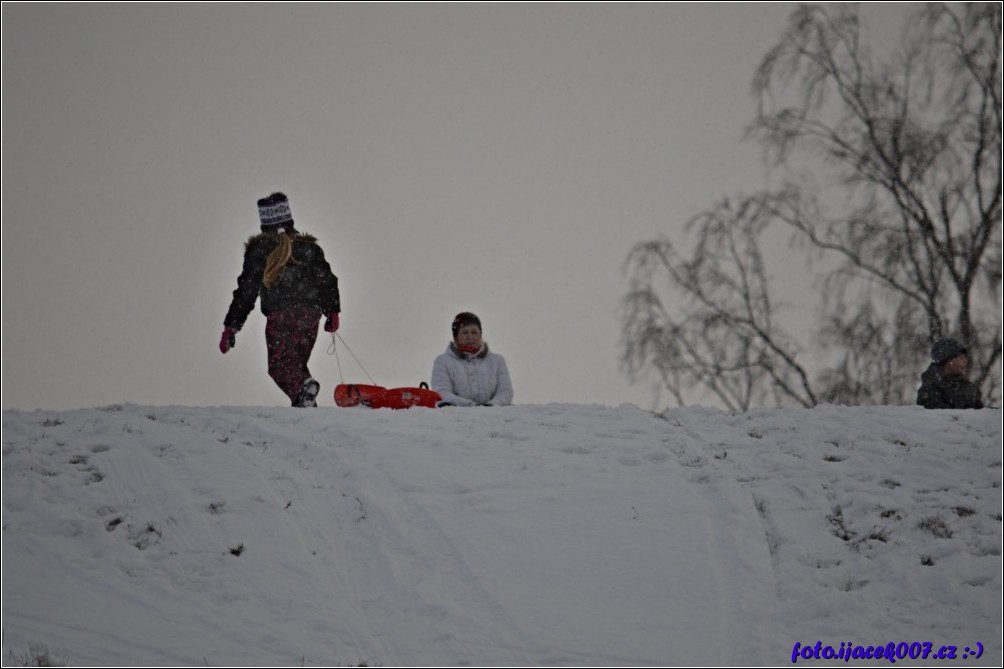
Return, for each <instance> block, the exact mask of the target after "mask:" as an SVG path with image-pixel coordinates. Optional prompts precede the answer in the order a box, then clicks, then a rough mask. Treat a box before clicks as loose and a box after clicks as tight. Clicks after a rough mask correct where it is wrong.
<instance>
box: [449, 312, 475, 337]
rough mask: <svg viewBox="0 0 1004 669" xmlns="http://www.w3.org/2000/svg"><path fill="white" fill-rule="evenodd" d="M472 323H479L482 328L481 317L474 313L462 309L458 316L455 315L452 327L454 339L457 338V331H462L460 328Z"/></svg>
mask: <svg viewBox="0 0 1004 669" xmlns="http://www.w3.org/2000/svg"><path fill="white" fill-rule="evenodd" d="M471 323H473V324H474V325H477V326H478V329H479V330H480V329H481V319H480V318H478V317H477V316H475V315H474V314H472V313H471V312H469V311H462V312H460V313H459V314H457V315H456V317H454V319H453V327H452V329H453V338H454V339H456V338H457V333H458V332H460V328H462V327H464V326H465V325H470V324H471Z"/></svg>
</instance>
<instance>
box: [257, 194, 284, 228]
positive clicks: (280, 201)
mask: <svg viewBox="0 0 1004 669" xmlns="http://www.w3.org/2000/svg"><path fill="white" fill-rule="evenodd" d="M258 218H259V219H261V229H262V232H274V231H275V230H277V229H279V228H287V229H290V230H291V229H292V228H293V214H292V213H290V211H289V198H287V197H286V196H285V195H284V194H282V193H272V194H271V195H269V196H268V197H263V198H262V199H260V200H258Z"/></svg>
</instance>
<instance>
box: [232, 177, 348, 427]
mask: <svg viewBox="0 0 1004 669" xmlns="http://www.w3.org/2000/svg"><path fill="white" fill-rule="evenodd" d="M258 217H259V218H260V220H261V233H259V234H257V235H255V236H253V237H251V238H250V239H249V240H248V241H247V243H246V244H245V245H244V267H243V269H242V271H241V274H240V276H239V277H238V278H237V289H236V290H234V296H233V300H232V301H231V303H230V309H229V310H228V311H227V315H226V318H225V319H224V320H223V335H222V336H221V337H220V352H221V353H226V352H227V351H229V350H230V349H231V348H233V347H234V345H235V344H236V340H237V333H238V332H239V331H240V329H241V327H243V325H244V321H245V320H247V317H248V314H249V313H251V310H252V309H254V305H255V302H256V301H257V299H258V298H259V297H261V311H262V313H263V314H264V315H265V317H266V319H267V322H266V324H265V343H266V346H267V349H268V374H269V376H270V377H272V380H273V381H275V383H276V385H278V386H279V388H281V389H282V391H283V392H284V393H286V395H287V396H288V397H289V399H290V400H291V402H292V404H293V406H295V407H315V406H317V401H316V397H317V393H318V391H319V390H320V384H319V383H318V382H317V381H316V380H315V379H314V378H313V377H312V376H311V374H310V370H309V369H307V362H308V360H309V359H310V354H311V352H312V351H313V349H314V343H315V342H316V341H317V327H318V324H319V323H320V320H321V316H322V315H323V316H326V317H327V320H326V321H325V323H324V330H325V332H335V331H336V330H338V325H339V312H340V311H341V303H340V301H339V296H338V277H336V276H335V275H334V273H333V272H332V271H331V267H330V266H329V265H328V262H327V261H326V260H325V259H324V252H323V251H322V250H321V247H320V245H318V243H317V239H316V238H314V237H312V236H311V235H307V234H302V233H300V232H298V231H297V230H296V229H295V228H294V227H293V216H292V214H291V213H290V209H289V200H288V199H287V197H286V196H285V195H284V194H282V193H272V194H271V195H269V196H268V197H266V198H262V199H261V200H258Z"/></svg>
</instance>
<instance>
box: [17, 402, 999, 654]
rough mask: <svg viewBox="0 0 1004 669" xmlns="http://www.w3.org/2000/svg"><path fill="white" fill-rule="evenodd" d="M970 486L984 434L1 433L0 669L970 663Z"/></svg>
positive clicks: (324, 424)
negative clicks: (844, 660) (26, 667)
mask: <svg viewBox="0 0 1004 669" xmlns="http://www.w3.org/2000/svg"><path fill="white" fill-rule="evenodd" d="M1000 486H1001V415H1000V412H999V411H997V410H985V411H969V412H954V411H924V410H922V409H919V408H913V407H895V408H893V407H873V408H861V407H858V408H845V407H832V406H826V407H818V408H816V409H812V410H786V411H777V410H773V411H757V412H752V413H748V414H742V415H729V414H724V413H721V412H718V411H715V410H710V409H679V410H672V411H669V412H667V413H666V414H665V415H663V416H654V415H652V414H651V413H648V412H645V411H641V410H639V409H637V408H635V407H633V406H622V407H618V408H608V407H600V406H581V405H531V406H515V407H508V408H497V409H490V408H474V409H455V408H450V409H442V410H438V411H437V410H427V409H412V410H409V411H398V412H395V411H389V410H383V411H372V410H368V409H348V410H346V409H316V410H309V411H308V410H294V409H288V408H258V407H213V408H191V407H155V406H135V405H123V406H111V407H105V408H101V409H93V410H78V411H66V412H4V413H3V660H4V664H5V665H8V664H17V663H23V662H26V661H31V660H32V657H31V656H32V654H35V655H40V654H45V653H47V654H48V659H50V660H60V661H62V662H65V663H67V664H72V665H130V666H132V665H135V666H143V665H147V666H149V665H200V666H206V665H211V666H227V665H230V666H233V665H294V666H303V665H306V666H317V665H341V666H346V665H358V664H361V663H366V664H367V665H369V666H389V665H434V666H435V665H447V666H451V665H551V666H569V665H660V666H661V665H746V664H770V665H782V664H785V665H788V664H791V663H792V658H793V653H794V657H795V659H796V660H797V662H796V664H813V663H815V664H824V665H829V664H832V663H833V662H837V661H839V660H836V659H831V660H829V661H825V660H819V661H816V660H807V659H805V657H807V656H811V655H813V654H814V653H815V652H816V644H817V642H821V643H820V644H819V646H818V649H819V650H818V652H819V654H820V655H823V654H826V653H827V651H826V647H827V646H830V647H831V648H832V650H833V652H834V653H839V652H841V651H842V650H843V651H844V652H847V649H848V648H850V649H851V650H857V652H859V653H864V652H867V649H868V647H870V646H871V647H875V646H882V647H883V650H884V649H885V647H886V644H889V643H892V644H894V646H893V647H892V648H893V650H894V652H895V651H897V650H898V651H899V652H900V653H901V654H902V655H904V656H905V658H904V659H903V660H901V661H900V664H909V663H910V654H911V652H912V653H915V654H919V655H921V656H922V655H924V654H927V655H928V662H929V663H934V664H938V663H939V662H940V663H941V664H945V663H959V664H965V665H967V666H993V665H995V664H997V665H999V664H1000V662H1001V659H1002V654H1001V602H1002V597H1001V527H1002V525H1001V487H1000ZM796 644H800V645H799V646H798V647H797V648H796ZM901 644H902V645H901ZM926 644H930V645H929V646H928V645H926ZM858 646H860V647H861V648H860V649H858V648H856V647H858ZM942 647H945V650H944V651H943V652H944V653H948V652H949V651H948V650H947V648H948V647H955V648H956V650H955V654H956V659H954V660H951V659H944V660H940V661H939V660H933V662H932V657H931V656H934V655H937V654H938V653H939V652H942ZM806 648H808V650H806ZM980 648H982V654H981V655H980V656H979V657H976V656H974V653H978V652H979V649H980ZM803 652H804V654H803ZM36 659H37V658H36ZM918 661H919V660H918ZM869 663H870V664H875V665H883V666H885V665H888V664H889V661H888V660H887V659H881V660H873V661H871V662H867V661H864V660H861V659H853V660H852V661H851V664H854V665H860V664H869ZM915 663H916V662H915Z"/></svg>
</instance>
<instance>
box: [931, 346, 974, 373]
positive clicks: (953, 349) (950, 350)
mask: <svg viewBox="0 0 1004 669" xmlns="http://www.w3.org/2000/svg"><path fill="white" fill-rule="evenodd" d="M966 352H967V351H966V347H965V346H963V345H962V344H960V343H959V342H957V341H955V340H954V339H939V340H938V341H937V342H935V344H934V346H932V347H931V360H932V361H934V364H936V365H938V366H939V367H940V366H941V365H944V364H945V363H946V362H948V361H949V360H951V359H952V358H955V357H957V356H960V355H965V354H966Z"/></svg>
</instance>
